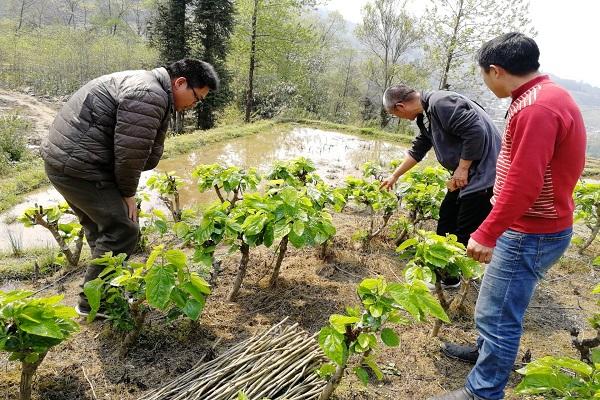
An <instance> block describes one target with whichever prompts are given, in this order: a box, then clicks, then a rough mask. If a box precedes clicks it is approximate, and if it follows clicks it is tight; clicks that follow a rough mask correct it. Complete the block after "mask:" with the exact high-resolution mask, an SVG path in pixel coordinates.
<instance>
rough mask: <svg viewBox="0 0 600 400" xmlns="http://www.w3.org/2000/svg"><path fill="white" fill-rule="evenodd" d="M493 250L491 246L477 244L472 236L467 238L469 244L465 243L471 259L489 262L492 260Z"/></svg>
mask: <svg viewBox="0 0 600 400" xmlns="http://www.w3.org/2000/svg"><path fill="white" fill-rule="evenodd" d="M493 252H494V248H493V247H487V246H484V245H482V244H479V243H477V242H476V241H475V239H473V238H471V239H469V244H468V245H467V255H468V256H469V257H471V258H472V259H473V260H475V261H479V262H481V263H485V264H489V262H490V261H492V253H493Z"/></svg>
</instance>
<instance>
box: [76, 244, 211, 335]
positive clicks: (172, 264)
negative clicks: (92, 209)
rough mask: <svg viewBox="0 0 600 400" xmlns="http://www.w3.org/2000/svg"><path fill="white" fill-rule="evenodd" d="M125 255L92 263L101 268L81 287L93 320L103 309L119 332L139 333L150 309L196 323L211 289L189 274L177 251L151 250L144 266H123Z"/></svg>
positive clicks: (104, 257) (128, 263) (134, 264)
mask: <svg viewBox="0 0 600 400" xmlns="http://www.w3.org/2000/svg"><path fill="white" fill-rule="evenodd" d="M125 257H126V256H125V254H119V255H117V256H113V255H112V253H106V254H105V255H104V256H103V257H101V258H98V259H95V260H94V261H93V263H94V264H96V265H102V266H104V267H105V268H104V270H103V271H102V273H101V274H100V275H99V277H98V278H96V279H94V280H92V281H89V282H87V283H86V284H85V286H84V293H85V295H86V297H87V298H88V301H89V303H90V307H91V309H92V311H91V313H90V315H89V317H88V319H89V320H93V319H94V318H95V316H96V313H97V312H98V311H99V310H100V309H102V310H103V313H104V314H106V315H108V317H109V319H110V320H112V321H113V325H114V326H115V327H116V328H117V329H120V330H126V331H127V330H132V329H136V330H139V329H140V328H141V326H139V324H140V323H141V322H142V321H143V316H144V315H145V313H146V312H147V310H148V309H149V308H154V309H158V310H161V311H164V312H166V314H167V316H168V317H169V318H170V319H173V318H176V317H178V316H180V315H185V316H186V317H188V318H190V319H192V320H194V321H195V320H197V319H198V318H199V317H200V314H201V312H202V310H203V308H204V304H205V302H206V297H207V296H208V295H209V294H210V292H211V290H210V285H209V284H208V283H207V282H206V281H205V280H204V279H203V278H202V277H200V276H199V275H198V274H197V273H196V272H193V271H191V270H190V267H189V264H188V260H187V256H186V255H185V253H183V252H182V251H180V250H165V249H164V247H163V246H157V247H155V248H154V250H153V251H152V253H151V254H150V256H149V257H148V260H147V261H146V263H145V264H140V263H133V262H125Z"/></svg>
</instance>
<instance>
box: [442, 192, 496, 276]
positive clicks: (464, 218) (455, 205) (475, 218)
mask: <svg viewBox="0 0 600 400" xmlns="http://www.w3.org/2000/svg"><path fill="white" fill-rule="evenodd" d="M459 193H460V191H459V190H455V191H454V192H450V191H449V192H448V193H447V194H446V197H444V200H443V201H442V204H441V206H440V218H439V220H438V225H437V230H436V233H437V234H438V235H440V236H445V235H446V234H447V233H451V234H454V235H456V237H457V238H458V241H459V242H460V243H462V244H464V245H465V246H467V243H468V242H469V238H470V237H471V233H473V232H475V231H476V230H477V228H479V225H481V223H482V222H483V220H485V219H486V218H487V216H488V214H489V213H490V211H492V203H490V199H491V198H492V195H493V188H488V189H485V190H481V191H479V192H476V193H470V194H467V195H465V196H462V197H461V198H459V197H458V195H459ZM441 279H442V280H444V283H456V282H458V279H453V278H447V277H441Z"/></svg>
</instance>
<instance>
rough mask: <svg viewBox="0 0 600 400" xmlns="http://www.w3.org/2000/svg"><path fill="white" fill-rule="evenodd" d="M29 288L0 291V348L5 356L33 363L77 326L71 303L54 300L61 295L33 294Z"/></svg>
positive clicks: (58, 298) (61, 297)
mask: <svg viewBox="0 0 600 400" xmlns="http://www.w3.org/2000/svg"><path fill="white" fill-rule="evenodd" d="M31 296H32V292H28V291H23V290H15V291H11V292H3V291H0V350H1V351H6V352H8V353H9V354H10V357H9V360H12V361H21V362H24V363H30V364H33V363H36V362H37V361H39V360H41V359H43V358H44V356H45V355H46V353H47V352H48V350H49V349H50V348H52V347H54V346H56V345H58V344H60V343H61V342H63V341H64V340H66V339H67V338H68V337H69V336H70V335H71V334H73V333H74V332H77V331H78V330H79V326H78V324H77V323H76V322H75V321H73V318H76V317H77V313H76V312H75V310H74V309H73V308H72V307H66V306H62V305H60V304H58V303H59V302H60V301H61V300H62V299H63V296H52V297H46V298H33V297H31Z"/></svg>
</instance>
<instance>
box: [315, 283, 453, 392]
mask: <svg viewBox="0 0 600 400" xmlns="http://www.w3.org/2000/svg"><path fill="white" fill-rule="evenodd" d="M357 294H358V297H359V299H360V301H361V305H360V307H357V308H353V307H347V308H346V314H343V315H338V314H334V315H331V316H330V317H329V325H328V326H325V327H323V328H322V329H321V331H320V332H319V337H318V340H319V345H320V346H321V348H322V349H323V352H324V353H325V355H326V356H327V357H328V358H329V359H330V360H331V361H332V362H333V365H332V364H325V365H324V366H322V367H321V368H320V370H319V374H320V375H321V376H330V375H332V374H333V372H334V371H335V366H337V367H341V368H345V367H346V365H347V363H348V360H349V359H350V357H352V356H353V355H360V357H361V358H360V363H359V365H358V366H357V367H356V368H355V369H354V372H355V373H356V375H357V376H358V378H359V379H360V380H361V381H362V382H363V383H364V384H367V383H368V373H367V372H366V370H365V368H369V369H370V370H371V371H372V372H373V373H374V374H375V376H376V377H377V379H378V380H381V379H382V378H383V373H382V372H381V370H380V368H379V366H378V365H377V362H376V361H375V354H374V352H375V351H376V350H378V348H379V342H382V343H383V344H385V345H386V346H389V347H397V346H399V345H400V338H399V336H398V334H397V333H396V332H395V331H394V330H393V329H391V328H390V327H389V326H388V325H391V324H408V323H409V322H410V319H409V318H407V317H409V316H412V318H413V319H415V320H417V321H422V320H424V319H425V318H426V317H427V316H428V315H433V316H435V317H437V318H440V319H443V320H445V321H447V320H448V317H447V316H446V313H445V312H444V310H443V309H442V307H441V306H440V304H439V303H438V302H437V300H436V299H435V297H433V296H432V295H431V294H430V293H429V290H428V289H427V286H425V284H424V283H423V282H421V281H413V282H410V283H387V282H386V281H385V280H384V279H382V278H376V279H364V280H363V281H362V282H361V283H360V284H359V286H358V288H357Z"/></svg>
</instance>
